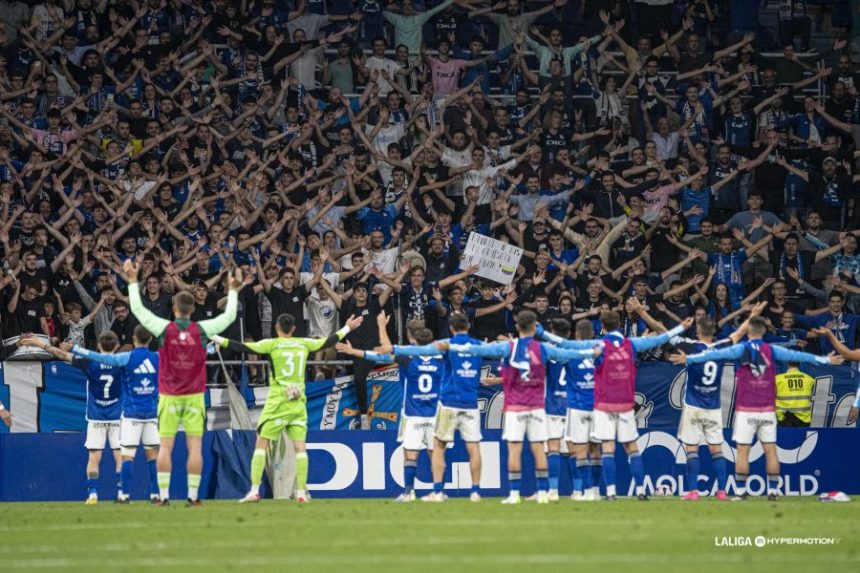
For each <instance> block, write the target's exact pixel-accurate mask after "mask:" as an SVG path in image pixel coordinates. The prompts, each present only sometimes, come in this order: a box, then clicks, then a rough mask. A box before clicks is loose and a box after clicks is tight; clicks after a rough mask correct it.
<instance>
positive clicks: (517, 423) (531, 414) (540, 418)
mask: <svg viewBox="0 0 860 573" xmlns="http://www.w3.org/2000/svg"><path fill="white" fill-rule="evenodd" d="M546 426H547V421H546V410H544V409H543V408H535V409H534V410H521V411H519V412H505V427H504V429H503V430H502V439H503V440H505V441H507V442H522V441H523V438H525V437H528V439H529V442H531V443H538V442H545V441H546Z"/></svg>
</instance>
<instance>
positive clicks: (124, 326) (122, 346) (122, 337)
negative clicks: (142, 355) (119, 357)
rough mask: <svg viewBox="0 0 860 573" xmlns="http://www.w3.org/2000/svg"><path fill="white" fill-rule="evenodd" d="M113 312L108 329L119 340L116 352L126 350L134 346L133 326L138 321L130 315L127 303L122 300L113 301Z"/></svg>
mask: <svg viewBox="0 0 860 573" xmlns="http://www.w3.org/2000/svg"><path fill="white" fill-rule="evenodd" d="M113 312H114V319H113V322H112V323H111V324H110V327H109V328H108V329H109V330H111V331H113V332H114V333H115V334H116V337H117V339H118V340H119V348H118V349H117V352H128V351H129V350H131V349H132V348H133V347H134V327H136V326H137V325H138V324H140V323H139V322H138V320H137V319H136V318H135V317H134V316H132V315H131V313H130V312H129V310H128V303H127V302H126V301H124V300H117V301H116V302H115V303H114V305H113Z"/></svg>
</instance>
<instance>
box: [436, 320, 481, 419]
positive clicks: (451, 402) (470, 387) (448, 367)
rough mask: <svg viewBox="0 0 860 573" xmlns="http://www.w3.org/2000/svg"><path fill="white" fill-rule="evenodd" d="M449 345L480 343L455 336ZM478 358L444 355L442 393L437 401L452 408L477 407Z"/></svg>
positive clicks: (468, 355)
mask: <svg viewBox="0 0 860 573" xmlns="http://www.w3.org/2000/svg"><path fill="white" fill-rule="evenodd" d="M450 342H451V344H474V345H480V344H482V342H481V341H480V340H477V339H475V338H472V337H471V336H468V335H466V334H457V335H455V336H453V337H451V339H450ZM482 363H483V361H482V360H481V357H480V356H475V355H474V354H469V353H468V352H447V353H446V354H445V375H444V377H443V378H442V391H441V392H440V393H439V400H440V401H441V402H442V404H443V405H445V406H449V407H452V408H464V409H475V408H477V407H478V388H480V386H481V364H482Z"/></svg>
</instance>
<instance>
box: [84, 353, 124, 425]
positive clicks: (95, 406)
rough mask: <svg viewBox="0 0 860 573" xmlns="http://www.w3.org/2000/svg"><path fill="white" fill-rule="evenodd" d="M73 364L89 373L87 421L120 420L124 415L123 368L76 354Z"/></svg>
mask: <svg viewBox="0 0 860 573" xmlns="http://www.w3.org/2000/svg"><path fill="white" fill-rule="evenodd" d="M72 365H73V366H76V367H77V368H80V369H81V370H83V371H84V373H85V374H86V375H87V414H86V417H87V421H93V422H104V421H113V420H119V419H120V417H121V415H122V402H121V398H122V378H123V372H122V368H119V367H117V366H107V365H105V364H99V363H98V362H93V361H90V360H87V359H86V358H80V357H78V356H75V357H73V358H72Z"/></svg>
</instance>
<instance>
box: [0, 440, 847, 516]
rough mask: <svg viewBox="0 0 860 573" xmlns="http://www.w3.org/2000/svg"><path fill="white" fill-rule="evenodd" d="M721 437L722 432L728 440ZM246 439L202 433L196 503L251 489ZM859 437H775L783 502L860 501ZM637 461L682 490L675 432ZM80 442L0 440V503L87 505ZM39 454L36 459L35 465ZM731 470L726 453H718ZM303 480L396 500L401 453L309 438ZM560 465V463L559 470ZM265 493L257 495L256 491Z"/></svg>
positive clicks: (386, 443)
mask: <svg viewBox="0 0 860 573" xmlns="http://www.w3.org/2000/svg"><path fill="white" fill-rule="evenodd" d="M726 437H727V438H728V432H727V436H726ZM253 440H254V435H253V432H250V431H243V432H237V431H234V432H227V431H224V430H219V431H215V432H207V433H206V434H205V435H204V439H203V454H204V464H203V477H202V481H201V487H200V491H201V495H202V496H203V497H206V498H226V499H237V498H239V497H241V496H242V495H244V493H245V492H246V491H247V489H248V487H249V485H250V484H249V474H250V472H249V467H250V460H251V453H252V451H253ZM856 440H857V433H856V431H853V430H846V429H840V430H835V429H820V430H802V429H780V430H779V434H778V446H779V450H778V452H779V457H780V463H781V468H780V473H781V481H780V492H781V493H782V494H783V495H815V494H818V493H820V492H824V491H832V490H841V491H844V492H847V493H860V480H857V478H856V476H857V475H858V474H860V458H858V457H857V456H856V455H852V454H851V452H854V451H856V449H857V444H856ZM638 444H639V449H640V451H641V452H642V457H643V459H644V461H645V470H646V490H647V491H648V492H649V494H650V493H654V491H655V490H659V491H660V492H661V493H665V494H673V495H677V494H683V493H685V492H686V491H687V490H688V488H689V484H687V483H685V478H684V466H683V465H681V464H683V463H684V462H685V459H686V458H685V456H686V454H685V452H684V448H683V447H682V445H681V444H680V443H679V442H678V440H677V439H676V438H675V437H674V434H673V433H669V432H663V431H659V430H655V431H646V432H643V433H642V435H641V436H640V438H639V441H638ZM83 446H84V436H83V434H79V433H73V434H52V435H48V434H4V435H0V500H2V501H47V500H77V499H83V498H84V497H85V496H86V459H87V453H86V450H85V449H84V447H83ZM35 451H38V452H39V454H40V455H38V456H34V455H33V452H35ZM528 451H529V449H528V448H524V459H523V486H522V490H523V492H524V493H525V494H530V493H531V492H532V491H533V490H534V471H533V468H534V465H533V463H532V460H531V457H530V455H529V453H528ZM184 452H185V440H184V439H182V434H180V435H179V436H178V439H177V440H176V449H175V456H176V457H175V463H174V465H173V475H172V481H171V489H170V491H171V497H173V498H174V499H183V498H184V497H185V495H186V491H187V489H186V479H187V478H186V475H185V464H183V463H178V461H179V459H184V458H182V456H184V455H185V454H184ZM724 453H725V455H726V458H727V460H728V461H729V463H730V467H729V471H730V475H731V472H732V469H733V468H732V467H731V464H732V463H733V462H734V459H735V458H734V450H733V449H732V448H730V447H729V446H728V445H726V446H724ZM308 455H309V458H310V475H309V479H308V484H309V485H308V487H309V489H310V491H311V493H312V495H313V496H314V497H319V498H325V497H329V498H343V497H355V498H359V497H394V496H395V495H397V494H398V493H399V492H400V491H401V489H402V487H403V452H402V449H401V448H400V447H399V445H398V443H397V438H396V433H395V432H393V431H388V432H379V431H338V430H334V431H312V432H309V434H308ZM700 456H701V460H702V469H701V480H700V482H699V488H700V490H701V491H704V492H707V493H709V494H713V493H714V489H715V488H714V483H713V480H712V478H711V476H710V456H709V455H708V454H707V452H706V450H705V449H704V448H702V450H701V453H700ZM446 457H447V469H446V473H445V489H446V492H447V493H448V494H449V495H452V496H456V495H468V494H469V488H470V486H471V477H470V472H469V460H468V455H467V453H466V448H465V445H464V444H463V443H462V442H460V441H459V440H458V441H456V442H455V443H454V447H453V448H451V449H450V450H448V452H447V456H446ZM481 457H482V471H481V481H480V485H481V490H482V493H483V494H485V495H490V496H498V495H504V494H506V493H507V488H508V481H507V471H506V469H505V468H506V460H507V449H506V447H505V444H504V442H502V441H501V432H500V431H498V430H486V431H485V432H484V441H483V442H482V443H481ZM616 458H617V462H618V491H619V493H620V494H622V495H628V494H630V493H631V492H632V487H633V486H632V483H631V481H630V472H629V470H628V464H627V460H626V456H625V454H624V452H623V449H622V448H619V451H618V452H617V453H616ZM751 461H752V463H751V469H752V476H751V478H750V480H749V481H748V482H747V483H748V487H749V489H750V491H751V493H752V494H755V495H758V494H760V493H762V492H764V490H765V477H764V475H765V473H764V472H765V468H764V457H763V455H762V451H761V447H760V446H756V447H754V448H753V450H752V454H751ZM135 463H136V465H135V480H134V487H133V488H132V492H131V493H132V497H133V499H146V498H147V497H148V491H147V485H146V484H147V481H148V480H147V477H146V476H147V473H146V466H145V463H144V461H143V454H142V453H140V452H139V453H138V457H137V459H136V460H135ZM564 465H565V464H562V466H564ZM112 466H113V460H111V459H110V456H104V457H103V459H102V468H101V470H102V471H101V476H102V478H101V482H100V483H99V492H100V496H101V497H102V498H103V499H110V498H111V497H113V496H114V495H115V494H116V486H115V483H114V474H113V467H112ZM418 480H419V482H418V490H419V493H424V492H427V491H429V488H430V487H431V483H430V482H431V477H430V463H429V460H428V459H427V456H426V454H421V456H420V458H419V467H418ZM569 484H570V480H569V476H568V474H567V470H566V469H565V468H564V467H563V469H562V474H561V484H560V492H561V494H562V495H567V494H568V493H569V492H570V485H569ZM728 491H729V493H730V494H731V493H733V492H734V480H733V478H731V477H730V478H729V484H728ZM264 493H265V488H264Z"/></svg>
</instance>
